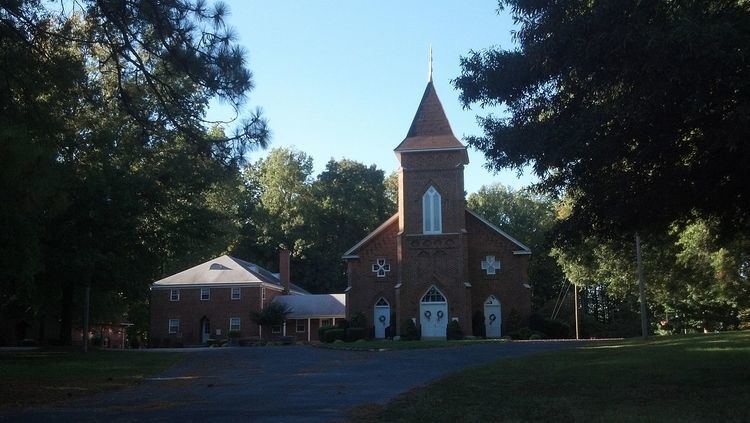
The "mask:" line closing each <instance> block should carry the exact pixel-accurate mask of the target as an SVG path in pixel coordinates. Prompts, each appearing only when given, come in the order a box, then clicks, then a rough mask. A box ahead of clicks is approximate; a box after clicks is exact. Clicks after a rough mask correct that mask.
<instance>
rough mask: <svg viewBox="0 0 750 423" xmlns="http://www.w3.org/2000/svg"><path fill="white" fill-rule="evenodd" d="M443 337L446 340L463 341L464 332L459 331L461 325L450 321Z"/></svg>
mask: <svg viewBox="0 0 750 423" xmlns="http://www.w3.org/2000/svg"><path fill="white" fill-rule="evenodd" d="M445 337H446V338H448V340H453V339H464V332H463V331H462V330H461V325H459V324H458V321H456V320H451V321H450V323H448V326H447V327H446V328H445Z"/></svg>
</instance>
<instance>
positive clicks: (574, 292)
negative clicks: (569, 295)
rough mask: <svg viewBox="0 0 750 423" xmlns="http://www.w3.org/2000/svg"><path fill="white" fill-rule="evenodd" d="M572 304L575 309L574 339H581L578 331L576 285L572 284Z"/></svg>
mask: <svg viewBox="0 0 750 423" xmlns="http://www.w3.org/2000/svg"><path fill="white" fill-rule="evenodd" d="M573 304H574V308H575V319H576V339H581V335H580V332H579V330H578V285H576V284H573Z"/></svg>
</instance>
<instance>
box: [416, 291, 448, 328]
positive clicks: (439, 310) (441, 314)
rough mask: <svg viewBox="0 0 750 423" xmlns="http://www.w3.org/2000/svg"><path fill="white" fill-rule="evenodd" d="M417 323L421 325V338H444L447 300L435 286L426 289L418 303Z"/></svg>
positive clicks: (446, 325)
mask: <svg viewBox="0 0 750 423" xmlns="http://www.w3.org/2000/svg"><path fill="white" fill-rule="evenodd" d="M419 324H420V325H421V326H422V338H423V339H430V338H443V339H445V335H446V334H445V329H446V328H447V327H448V301H446V299H445V295H443V293H442V292H440V290H439V289H437V288H436V287H435V286H432V287H431V288H430V289H429V290H427V293H425V294H424V296H422V300H421V301H420V303H419Z"/></svg>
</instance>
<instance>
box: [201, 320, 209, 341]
mask: <svg viewBox="0 0 750 423" xmlns="http://www.w3.org/2000/svg"><path fill="white" fill-rule="evenodd" d="M201 326H203V327H202V328H201V341H202V342H203V343H204V344H205V343H207V342H208V338H210V337H211V322H210V321H209V320H208V319H203V324H202V325H201Z"/></svg>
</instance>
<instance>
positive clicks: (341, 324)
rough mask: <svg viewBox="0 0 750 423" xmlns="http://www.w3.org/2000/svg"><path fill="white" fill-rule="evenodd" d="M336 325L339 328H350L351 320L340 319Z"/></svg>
mask: <svg viewBox="0 0 750 423" xmlns="http://www.w3.org/2000/svg"><path fill="white" fill-rule="evenodd" d="M336 327H337V328H339V329H348V328H349V322H348V321H347V320H346V319H339V320H337V321H336Z"/></svg>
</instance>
